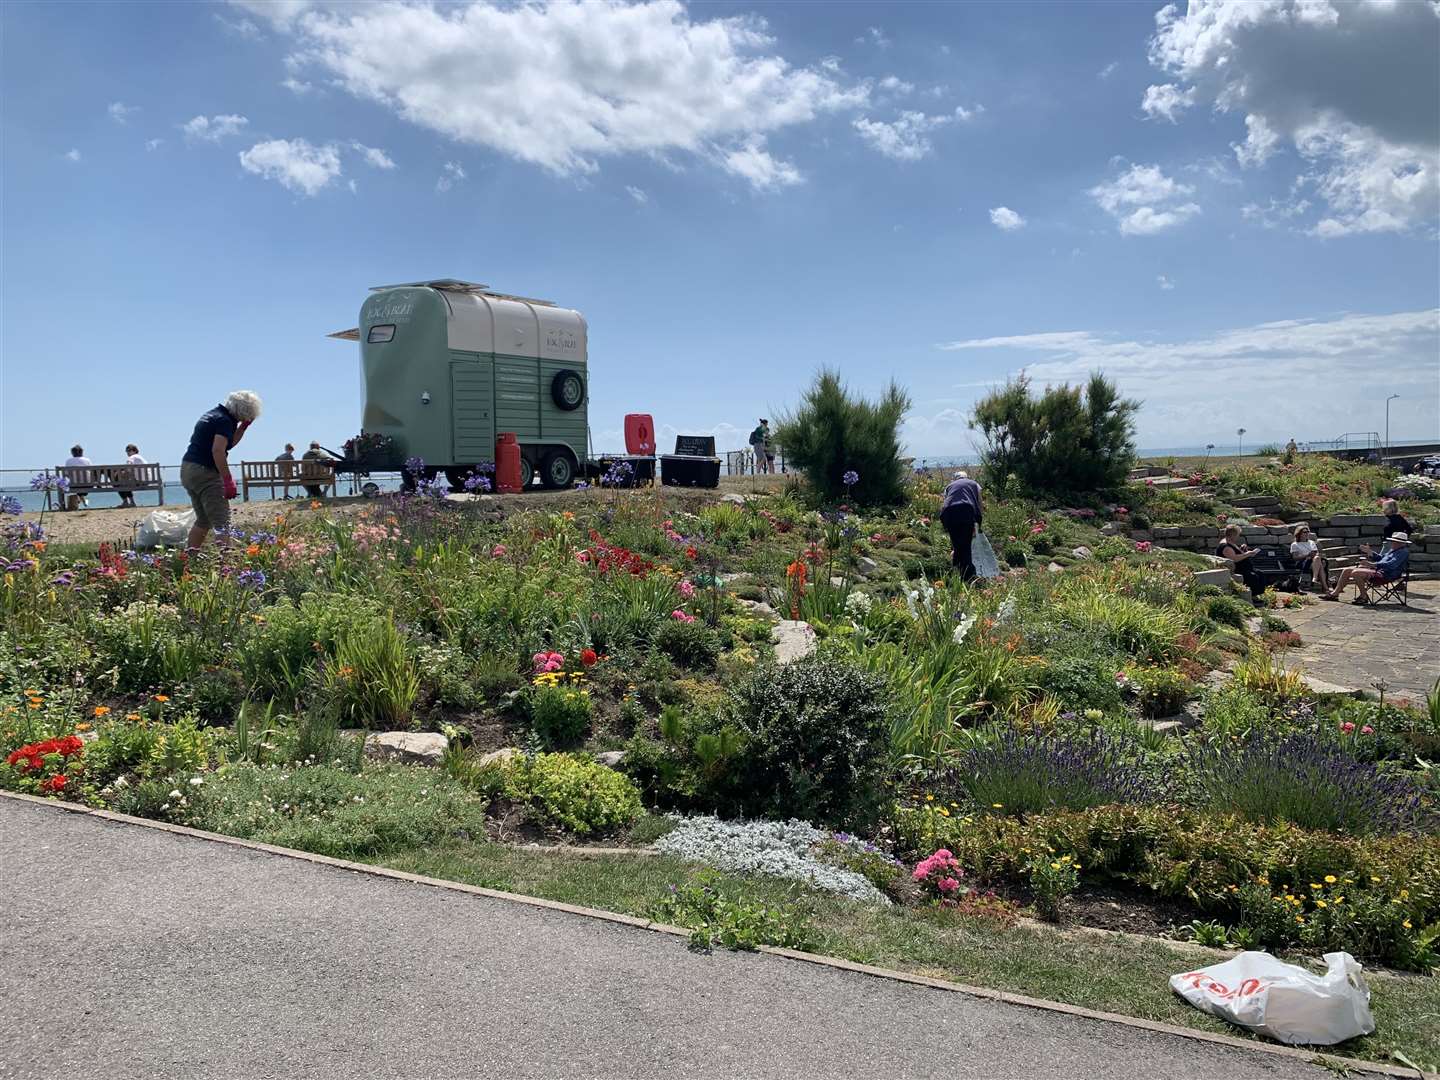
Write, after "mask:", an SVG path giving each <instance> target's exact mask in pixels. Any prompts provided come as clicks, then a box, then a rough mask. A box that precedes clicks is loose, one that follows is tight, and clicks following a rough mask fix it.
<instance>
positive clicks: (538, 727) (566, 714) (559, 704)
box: [529, 672, 592, 749]
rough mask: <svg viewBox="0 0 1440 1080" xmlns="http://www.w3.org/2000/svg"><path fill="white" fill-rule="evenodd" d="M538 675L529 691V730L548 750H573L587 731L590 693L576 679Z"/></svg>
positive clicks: (590, 710)
mask: <svg viewBox="0 0 1440 1080" xmlns="http://www.w3.org/2000/svg"><path fill="white" fill-rule="evenodd" d="M558 676H559V673H558V672H557V673H555V675H541V676H538V677H537V678H536V680H535V685H534V686H532V687H531V688H530V696H529V710H530V727H531V730H533V731H534V732H535V735H536V737H537V738H539V740H540V742H541V743H542V744H543V745H545V746H546V747H549V748H551V749H558V748H563V747H568V746H574V745H576V744H577V743H579V742H580V741H581V740H582V739H584V738H585V736H586V735H587V734H588V733H589V731H590V718H591V712H592V707H591V702H590V691H588V690H586V689H585V688H584V687H583V686H580V685H579V684H578V681H577V679H576V677H573V676H567V677H564V678H559V677H558Z"/></svg>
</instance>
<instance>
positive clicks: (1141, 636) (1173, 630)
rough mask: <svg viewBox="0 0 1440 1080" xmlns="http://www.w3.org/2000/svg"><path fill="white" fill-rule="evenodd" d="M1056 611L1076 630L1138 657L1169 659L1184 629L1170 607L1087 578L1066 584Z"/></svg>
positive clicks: (1142, 658)
mask: <svg viewBox="0 0 1440 1080" xmlns="http://www.w3.org/2000/svg"><path fill="white" fill-rule="evenodd" d="M1056 613H1057V614H1058V615H1059V616H1060V618H1062V619H1064V620H1066V621H1068V622H1069V623H1070V624H1071V626H1072V627H1074V628H1075V629H1076V630H1078V631H1082V632H1090V633H1093V634H1095V635H1096V636H1098V637H1099V638H1100V640H1101V641H1102V642H1104V643H1105V644H1107V645H1110V646H1112V647H1114V648H1116V649H1119V650H1121V651H1122V652H1124V653H1126V654H1128V655H1130V656H1133V657H1135V658H1137V659H1140V660H1166V659H1169V658H1170V657H1171V656H1172V655H1173V654H1174V651H1175V639H1176V638H1177V637H1179V636H1180V635H1181V634H1182V633H1184V632H1185V629H1186V626H1185V620H1184V618H1183V617H1182V616H1181V615H1180V614H1179V612H1177V611H1176V610H1175V609H1174V608H1164V607H1156V606H1154V605H1153V604H1148V603H1146V602H1145V601H1143V600H1140V599H1137V598H1136V597H1133V596H1127V595H1125V594H1124V593H1119V592H1111V591H1109V590H1107V589H1106V588H1105V587H1104V586H1103V585H1102V584H1101V583H1099V582H1094V581H1090V580H1081V581H1079V582H1077V583H1076V584H1075V585H1073V586H1069V587H1068V588H1067V589H1066V591H1065V592H1064V593H1062V595H1061V597H1060V599H1059V602H1058V603H1057V604H1056Z"/></svg>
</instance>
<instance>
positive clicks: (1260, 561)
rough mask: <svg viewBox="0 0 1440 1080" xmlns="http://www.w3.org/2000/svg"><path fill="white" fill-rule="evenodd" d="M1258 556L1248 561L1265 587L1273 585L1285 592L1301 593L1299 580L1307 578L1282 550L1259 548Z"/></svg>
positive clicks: (1288, 554) (1287, 553) (1297, 564)
mask: <svg viewBox="0 0 1440 1080" xmlns="http://www.w3.org/2000/svg"><path fill="white" fill-rule="evenodd" d="M1259 552H1260V554H1258V555H1256V556H1255V557H1254V558H1253V559H1251V560H1250V565H1251V566H1252V567H1253V568H1254V570H1255V574H1256V576H1257V577H1259V578H1260V580H1262V581H1264V582H1265V584H1267V585H1273V586H1275V587H1277V588H1280V589H1283V590H1284V591H1286V592H1300V591H1302V585H1301V578H1302V577H1307V578H1308V577H1309V576H1310V575H1309V574H1304V573H1303V572H1302V571H1301V569H1300V564H1299V563H1297V562H1296V561H1295V560H1294V559H1292V558H1291V557H1290V553H1289V552H1288V551H1285V550H1284V549H1283V548H1260V549H1259Z"/></svg>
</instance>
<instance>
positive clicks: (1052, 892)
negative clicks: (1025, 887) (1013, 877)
mask: <svg viewBox="0 0 1440 1080" xmlns="http://www.w3.org/2000/svg"><path fill="white" fill-rule="evenodd" d="M1026 876H1027V877H1028V878H1029V881H1030V895H1031V896H1032V897H1033V898H1034V900H1035V913H1036V914H1037V915H1039V916H1040V917H1041V918H1042V919H1044V920H1046V921H1047V922H1059V921H1060V916H1061V913H1062V909H1063V907H1064V904H1065V901H1066V900H1067V899H1069V898H1070V896H1071V895H1072V894H1073V893H1074V892H1075V890H1076V889H1078V888H1079V887H1080V864H1079V863H1077V862H1076V861H1075V856H1073V855H1061V856H1058V857H1051V856H1050V855H1048V854H1046V855H1037V856H1036V857H1035V858H1033V859H1031V860H1030V865H1029V867H1028V868H1027V870H1026Z"/></svg>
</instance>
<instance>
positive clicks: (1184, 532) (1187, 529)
mask: <svg viewBox="0 0 1440 1080" xmlns="http://www.w3.org/2000/svg"><path fill="white" fill-rule="evenodd" d="M1180 535H1181V536H1219V535H1220V530H1219V529H1216V528H1214V527H1213V526H1210V525H1182V526H1181V527H1180Z"/></svg>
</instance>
